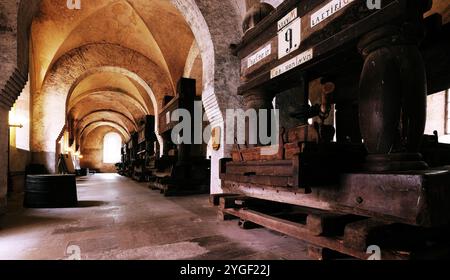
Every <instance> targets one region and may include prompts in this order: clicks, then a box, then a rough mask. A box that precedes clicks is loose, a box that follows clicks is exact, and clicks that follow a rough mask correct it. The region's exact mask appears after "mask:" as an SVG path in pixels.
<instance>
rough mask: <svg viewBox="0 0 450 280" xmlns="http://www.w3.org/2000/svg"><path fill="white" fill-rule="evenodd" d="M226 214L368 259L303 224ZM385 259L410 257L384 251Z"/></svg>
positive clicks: (233, 212) (253, 214)
mask: <svg viewBox="0 0 450 280" xmlns="http://www.w3.org/2000/svg"><path fill="white" fill-rule="evenodd" d="M223 211H224V212H225V213H228V214H230V215H234V216H236V217H239V218H241V219H243V220H246V221H251V222H253V223H256V224H259V225H261V226H263V227H265V228H268V229H271V230H274V231H278V232H280V233H283V234H286V235H289V236H292V237H294V238H298V239H301V240H304V241H306V242H308V243H311V244H313V245H315V246H320V247H325V248H329V249H331V250H334V251H336V252H340V253H342V254H345V255H349V256H353V257H355V258H359V259H367V258H368V255H367V254H366V251H365V250H364V251H359V250H355V249H352V248H347V247H345V246H344V244H343V241H342V240H341V239H339V238H336V237H334V238H333V237H325V236H315V235H312V234H311V233H310V232H309V230H308V229H307V227H306V226H305V225H302V224H298V223H294V222H290V221H286V220H283V219H279V218H275V217H272V216H269V215H266V214H263V213H260V212H257V211H252V210H246V209H224V210H223ZM383 257H384V259H386V260H388V259H389V260H400V259H407V258H408V257H409V255H408V256H405V255H404V254H399V253H397V252H390V251H383Z"/></svg>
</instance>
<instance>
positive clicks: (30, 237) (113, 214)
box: [0, 174, 308, 260]
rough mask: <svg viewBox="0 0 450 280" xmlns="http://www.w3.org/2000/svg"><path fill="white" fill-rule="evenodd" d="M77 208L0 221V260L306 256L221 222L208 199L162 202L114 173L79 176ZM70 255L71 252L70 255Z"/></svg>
mask: <svg viewBox="0 0 450 280" xmlns="http://www.w3.org/2000/svg"><path fill="white" fill-rule="evenodd" d="M77 185H78V199H79V201H80V203H79V207H78V208H68V209H23V208H22V205H21V203H22V198H21V196H20V195H17V196H16V197H14V198H13V199H12V200H11V201H10V204H9V206H8V207H9V209H8V213H7V214H6V215H5V216H4V217H3V218H2V219H1V220H0V259H2V260H8V259H24V260H34V259H37V260H41V259H44V260H55V259H57V260H60V259H67V258H70V256H71V254H72V253H70V252H71V251H70V250H68V249H70V248H71V246H78V247H75V248H79V249H80V256H81V259H83V260H86V259H95V260H99V259H100V260H101V259H107V260H117V259H131V260H141V259H146V260H147V259H148V260H155V259H158V260H164V259H170V260H173V259H199V260H201V259H208V260H209V259H243V260H248V259H250V260H251V259H254V260H260V259H279V260H280V259H297V260H298V259H307V258H308V257H307V251H306V246H305V245H304V243H303V242H302V241H299V240H296V239H293V238H290V237H287V236H284V235H280V234H276V233H274V232H269V231H267V230H265V229H252V230H247V231H245V230H242V229H240V228H239V227H238V226H237V221H236V220H233V221H228V222H220V221H218V219H217V209H216V208H214V207H211V205H210V204H209V201H208V196H207V195H200V196H189V197H175V198H164V199H162V198H161V195H160V194H159V193H158V192H155V191H152V190H150V189H148V188H147V186H146V184H143V183H137V182H135V181H132V180H130V179H127V178H124V177H121V176H119V175H116V174H96V175H93V176H89V177H81V178H79V179H78V184H77ZM68 252H69V253H68Z"/></svg>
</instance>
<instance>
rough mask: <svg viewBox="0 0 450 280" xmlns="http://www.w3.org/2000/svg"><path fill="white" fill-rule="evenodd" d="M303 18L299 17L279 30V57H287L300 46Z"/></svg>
mask: <svg viewBox="0 0 450 280" xmlns="http://www.w3.org/2000/svg"><path fill="white" fill-rule="evenodd" d="M301 22H302V21H301V18H297V19H296V20H294V21H293V22H292V23H291V24H289V25H287V26H286V27H285V28H283V29H282V30H281V31H280V32H278V59H281V58H283V57H285V56H286V55H288V54H290V53H291V52H293V51H295V50H297V49H298V48H299V47H300V43H301V40H302V38H301V37H302V36H301Z"/></svg>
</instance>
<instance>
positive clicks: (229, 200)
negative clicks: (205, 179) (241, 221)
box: [219, 195, 246, 210]
mask: <svg viewBox="0 0 450 280" xmlns="http://www.w3.org/2000/svg"><path fill="white" fill-rule="evenodd" d="M237 199H246V197H245V196H241V195H231V196H222V197H220V199H219V208H220V209H222V210H223V209H228V208H239V207H241V206H239V205H237V204H236V200H237Z"/></svg>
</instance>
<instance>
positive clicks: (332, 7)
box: [311, 0, 355, 28]
mask: <svg viewBox="0 0 450 280" xmlns="http://www.w3.org/2000/svg"><path fill="white" fill-rule="evenodd" d="M353 1H355V0H333V1H331V2H329V3H328V4H326V5H325V6H323V7H322V8H321V9H320V10H318V11H317V12H315V13H314V14H312V15H311V28H312V27H314V26H316V25H318V24H319V23H321V22H322V21H324V20H326V19H327V18H329V17H331V16H332V15H334V14H335V13H337V12H339V11H340V10H342V9H343V8H344V7H345V6H347V5H348V4H350V3H352V2H353Z"/></svg>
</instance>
